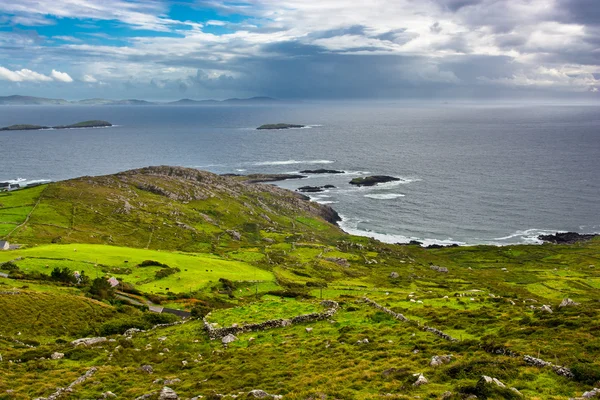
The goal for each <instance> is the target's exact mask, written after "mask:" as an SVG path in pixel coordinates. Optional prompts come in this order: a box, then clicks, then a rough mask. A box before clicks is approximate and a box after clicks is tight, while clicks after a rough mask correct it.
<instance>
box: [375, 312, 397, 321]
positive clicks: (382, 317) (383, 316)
mask: <svg viewBox="0 0 600 400" xmlns="http://www.w3.org/2000/svg"><path fill="white" fill-rule="evenodd" d="M369 318H371V320H372V321H373V322H384V321H391V320H392V316H391V315H389V314H387V313H384V312H383V311H376V312H375V313H374V314H371V315H370V316H369Z"/></svg>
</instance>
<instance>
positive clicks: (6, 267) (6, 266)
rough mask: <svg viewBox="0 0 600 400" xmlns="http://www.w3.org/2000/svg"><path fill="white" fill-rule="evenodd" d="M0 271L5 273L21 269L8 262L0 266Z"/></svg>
mask: <svg viewBox="0 0 600 400" xmlns="http://www.w3.org/2000/svg"><path fill="white" fill-rule="evenodd" d="M0 269H1V270H4V271H18V270H19V267H18V266H17V264H15V263H14V262H12V261H7V262H5V263H3V264H0Z"/></svg>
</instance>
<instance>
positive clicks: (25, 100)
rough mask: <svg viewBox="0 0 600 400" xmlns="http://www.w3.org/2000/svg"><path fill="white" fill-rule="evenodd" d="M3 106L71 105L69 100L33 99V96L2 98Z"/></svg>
mask: <svg viewBox="0 0 600 400" xmlns="http://www.w3.org/2000/svg"><path fill="white" fill-rule="evenodd" d="M0 104H1V105H15V106H30V105H63V104H69V102H68V101H67V100H63V99H47V98H45V97H33V96H19V95H13V96H0Z"/></svg>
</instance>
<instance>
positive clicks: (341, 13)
mask: <svg viewBox="0 0 600 400" xmlns="http://www.w3.org/2000/svg"><path fill="white" fill-rule="evenodd" d="M597 2H598V0H419V1H414V0H380V1H379V2H376V5H377V6H374V4H373V3H372V2H348V1H346V0H246V1H237V0H202V1H199V2H196V3H194V4H195V5H192V2H177V7H178V10H179V11H181V10H180V8H185V7H199V5H200V6H202V8H203V9H205V8H206V7H208V8H212V9H213V11H212V12H209V13H204V12H199V13H198V12H195V11H197V10H191V11H190V12H189V13H183V14H181V15H185V17H183V18H192V17H194V16H198V15H210V18H211V19H210V20H208V21H205V20H201V19H198V20H194V21H188V20H179V21H177V20H174V19H173V18H175V17H173V15H175V14H173V13H171V11H172V10H171V9H170V7H171V6H172V5H173V4H174V3H173V2H169V1H159V0H147V1H141V0H105V1H102V2H98V1H94V0H54V1H52V2H39V1H38V0H20V1H18V2H10V3H9V2H1V1H0V22H5V23H9V24H10V22H11V21H12V23H15V21H16V18H17V17H19V18H24V19H23V20H22V21H25V22H24V23H22V25H27V24H29V25H31V26H35V24H36V23H37V24H38V25H37V26H39V24H40V23H43V22H44V21H47V22H48V23H54V24H55V26H54V27H52V32H53V36H51V37H46V36H43V35H41V33H42V32H43V28H36V29H39V32H40V35H38V34H37V33H36V31H35V30H34V29H29V30H22V31H17V30H14V31H13V32H0V60H3V62H5V63H6V65H8V66H10V67H11V68H13V69H15V70H14V71H11V70H6V71H2V72H0V77H2V78H1V79H4V80H7V81H12V82H36V80H34V79H33V78H31V79H30V80H25V78H24V77H23V76H21V75H28V74H29V75H31V74H37V73H35V72H33V71H35V70H46V68H47V66H48V65H55V66H63V65H68V66H69V70H68V74H67V73H66V72H58V71H53V72H52V73H51V74H49V76H46V75H43V74H37V76H38V77H37V82H41V81H46V82H48V81H49V80H55V81H58V82H73V79H72V78H71V76H76V77H81V78H79V79H77V80H76V81H74V82H73V84H71V85H68V88H67V87H66V86H62V87H61V89H62V90H65V91H68V90H73V92H71V93H75V90H80V91H79V92H77V93H82V92H83V91H84V90H88V91H89V96H95V95H96V93H94V92H92V90H99V86H101V85H104V84H105V85H106V86H107V88H108V87H110V89H111V90H112V91H113V92H111V97H114V96H121V97H125V96H126V97H130V96H134V95H138V96H147V97H151V98H160V97H167V98H172V97H176V96H179V94H180V93H181V91H186V96H187V94H189V95H190V96H196V97H220V96H221V97H222V96H242V95H245V94H248V95H271V96H274V97H282V98H287V97H290V98H292V97H293V98H299V97H308V98H346V97H359V98H370V97H410V96H415V97H423V96H426V97H435V96H452V95H458V94H460V93H464V94H465V95H471V96H493V95H497V94H498V93H510V91H511V90H514V93H519V95H518V96H521V94H522V93H523V92H524V91H529V92H531V93H537V91H539V90H542V91H544V93H548V94H549V95H552V96H560V95H562V94H569V93H573V92H578V93H582V94H584V95H586V94H587V95H589V93H590V92H592V89H591V88H597V87H600V51H598V50H599V49H600V21H599V18H600V16H599V12H600V7H597V6H596V4H597ZM3 13H4V15H2V14H3ZM82 15H85V16H86V18H85V19H84V20H83V21H80V22H81V23H78V24H77V25H76V26H77V29H80V30H81V32H77V29H76V30H75V31H74V30H73V29H72V25H73V24H72V23H71V22H69V23H66V22H65V21H66V19H68V18H71V19H74V18H76V19H81V16H82ZM332 16H335V17H332ZM26 18H30V22H27V20H26ZM40 19H41V20H42V21H40ZM36 20H37V22H36ZM96 20H101V21H110V23H109V24H107V25H110V26H112V25H113V24H114V26H115V28H114V29H111V28H107V29H104V30H103V31H102V32H101V33H100V34H94V35H95V36H92V35H93V34H92V33H91V32H92V31H91V30H90V24H91V26H93V25H94V24H95V21H96ZM63 23H64V28H63ZM215 26H217V27H219V26H223V27H225V28H226V29H215V28H214V27H215ZM140 29H144V32H140V31H139V30H140ZM215 32H218V33H215ZM75 38H77V39H75ZM32 70H33V71H32ZM23 71H29V72H23ZM19 73H20V74H21V75H19ZM8 77H10V78H8ZM17 79H18V80H17ZM90 84H93V85H90ZM38 86H39V85H38ZM46 86H47V87H49V89H48V91H50V90H51V89H50V88H51V85H46ZM0 88H1V86H0ZM107 90H108V89H107ZM119 93H120V94H119Z"/></svg>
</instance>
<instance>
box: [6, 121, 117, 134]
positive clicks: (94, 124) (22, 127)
mask: <svg viewBox="0 0 600 400" xmlns="http://www.w3.org/2000/svg"><path fill="white" fill-rule="evenodd" d="M109 126H113V125H112V124H111V123H110V122H107V121H101V120H92V121H83V122H77V123H75V124H71V125H57V126H43V125H29V124H17V125H11V126H5V127H4V128H0V131H38V130H41V129H76V128H106V127H109Z"/></svg>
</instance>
